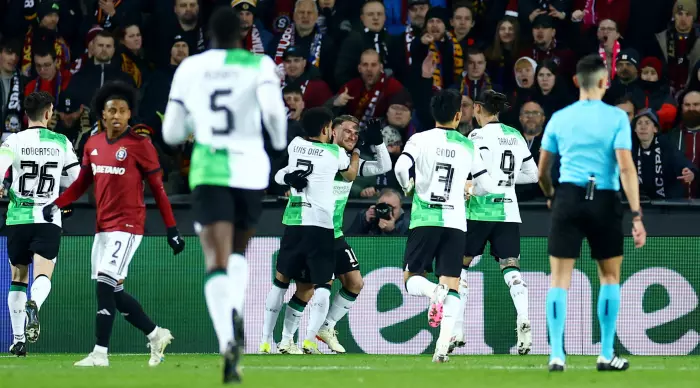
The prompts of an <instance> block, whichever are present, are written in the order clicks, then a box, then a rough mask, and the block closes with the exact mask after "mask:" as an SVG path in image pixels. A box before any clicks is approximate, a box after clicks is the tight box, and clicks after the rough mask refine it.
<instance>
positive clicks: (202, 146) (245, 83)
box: [163, 49, 287, 190]
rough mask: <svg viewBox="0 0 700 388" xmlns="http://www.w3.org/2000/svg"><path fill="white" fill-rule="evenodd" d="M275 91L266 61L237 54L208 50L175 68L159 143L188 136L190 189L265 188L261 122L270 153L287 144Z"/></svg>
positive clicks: (266, 172) (241, 52) (276, 85)
mask: <svg viewBox="0 0 700 388" xmlns="http://www.w3.org/2000/svg"><path fill="white" fill-rule="evenodd" d="M279 85H280V81H279V78H278V76H277V73H276V72H275V64H274V62H273V61H272V59H270V58H269V57H267V56H264V55H262V56H260V55H254V54H252V53H250V52H248V51H246V50H243V49H231V50H208V51H205V52H203V53H201V54H197V55H193V56H191V57H189V58H187V59H185V60H184V61H183V62H182V63H181V64H180V65H179V66H178V68H177V71H176V72H175V77H174V78H173V83H172V86H171V89H170V100H169V102H168V108H167V109H166V113H165V121H164V123H163V137H164V140H165V141H166V142H167V143H168V144H177V143H180V142H182V141H183V140H184V139H185V138H187V136H188V135H190V134H191V133H194V142H195V144H194V149H193V151H192V159H191V164H190V176H189V180H190V187H192V188H194V187H197V186H200V185H214V186H228V187H234V188H241V189H250V190H262V189H265V188H267V184H268V179H269V176H270V162H269V158H268V156H267V153H266V152H265V148H264V140H263V133H262V126H261V122H264V123H265V127H266V128H267V130H268V131H269V132H270V139H271V141H272V145H273V146H274V147H275V148H276V149H283V148H284V146H285V145H286V141H287V119H286V114H285V110H284V101H283V100H282V92H281V89H280V86H279ZM173 105H180V107H175V106H173ZM182 108H184V112H185V115H183V114H181V112H182ZM183 116H184V117H183ZM185 118H186V120H185ZM185 121H188V124H187V125H186V124H185Z"/></svg>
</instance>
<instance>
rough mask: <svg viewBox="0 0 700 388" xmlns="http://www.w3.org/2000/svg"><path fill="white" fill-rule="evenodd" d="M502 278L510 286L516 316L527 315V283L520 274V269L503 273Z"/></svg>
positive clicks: (525, 316)
mask: <svg viewBox="0 0 700 388" xmlns="http://www.w3.org/2000/svg"><path fill="white" fill-rule="evenodd" d="M503 279H504V280H505V282H506V284H507V285H508V287H509V288H510V297H511V298H513V304H514V305H515V311H517V312H518V317H524V318H527V317H528V311H527V310H528V293H527V284H525V281H524V280H523V278H522V276H521V275H520V271H518V270H513V271H509V272H506V273H504V274H503Z"/></svg>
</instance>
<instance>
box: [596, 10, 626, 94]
mask: <svg viewBox="0 0 700 388" xmlns="http://www.w3.org/2000/svg"><path fill="white" fill-rule="evenodd" d="M597 38H598V54H599V55H600V57H601V58H603V62H605V66H606V67H607V68H608V84H610V82H612V81H613V80H614V79H615V75H616V73H617V67H616V66H615V64H616V63H617V57H618V56H619V55H620V50H621V47H620V32H619V31H618V30H617V24H615V22H614V21H612V20H610V19H605V20H603V21H601V22H600V25H599V26H598V33H597Z"/></svg>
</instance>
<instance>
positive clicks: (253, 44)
mask: <svg viewBox="0 0 700 388" xmlns="http://www.w3.org/2000/svg"><path fill="white" fill-rule="evenodd" d="M245 49H246V50H248V51H250V52H251V53H253V54H261V55H262V54H265V45H264V44H263V41H262V37H261V36H260V30H258V26H256V25H255V23H253V26H252V27H251V28H250V32H248V35H246V37H245Z"/></svg>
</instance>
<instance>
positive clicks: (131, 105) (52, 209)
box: [43, 82, 185, 366]
mask: <svg viewBox="0 0 700 388" xmlns="http://www.w3.org/2000/svg"><path fill="white" fill-rule="evenodd" d="M135 102H136V90H135V89H134V88H132V87H131V86H128V85H126V84H124V83H121V82H108V83H105V84H104V85H103V86H102V88H100V90H99V91H98V92H97V95H96V96H95V101H94V107H93V109H94V111H96V112H98V111H101V112H102V125H103V126H104V128H105V130H104V131H102V132H99V133H97V134H96V135H93V136H91V137H90V138H89V139H88V141H87V143H85V148H84V150H83V159H82V169H81V170H80V175H79V176H78V179H77V180H76V181H75V182H74V183H73V184H72V185H71V186H70V187H69V188H68V190H66V191H65V192H64V193H63V194H62V195H61V196H60V197H58V199H56V201H55V202H53V203H51V204H49V205H47V206H46V207H44V209H43V213H44V219H46V220H47V221H51V220H52V219H53V216H54V214H55V213H56V210H57V209H58V208H63V207H65V206H68V205H69V204H70V203H72V202H74V201H75V200H77V199H78V198H80V197H81V196H82V195H83V193H85V191H86V190H87V189H88V188H89V187H90V184H92V183H93V182H94V184H95V201H96V207H97V233H96V234H95V240H94V242H93V244H92V279H94V280H97V284H96V288H97V318H96V322H95V325H96V330H95V333H96V337H97V341H96V344H95V348H94V350H93V351H92V353H90V354H89V355H88V356H87V357H86V358H85V359H83V360H81V361H78V362H76V363H75V366H108V365H109V360H108V358H107V349H108V347H109V338H110V336H111V333H112V325H113V324H114V315H115V312H116V310H119V312H121V313H122V315H123V316H124V317H125V318H126V320H127V321H128V322H129V323H131V324H132V325H133V326H135V327H136V328H138V329H139V330H141V331H142V332H143V333H144V334H145V335H146V336H147V337H148V340H149V344H148V345H149V346H150V348H151V357H150V360H149V361H148V364H149V365H151V366H156V365H158V364H160V362H161V360H162V358H163V352H164V351H165V347H166V346H168V344H170V341H172V339H173V336H172V335H171V334H170V331H169V330H168V329H163V328H160V327H158V326H156V325H155V324H154V323H153V322H152V321H151V319H150V318H149V317H148V316H147V315H146V313H144V311H143V308H142V307H141V305H140V304H139V302H138V301H136V299H134V297H132V296H131V295H129V294H128V293H127V292H126V291H124V285H123V283H124V279H126V276H127V272H128V270H129V263H130V262H131V259H132V258H133V257H134V253H135V252H136V249H138V246H139V244H140V243H141V239H142V237H143V232H144V223H145V220H146V206H145V204H144V201H143V189H144V187H143V180H144V179H147V180H148V184H149V186H150V188H151V192H152V193H153V196H154V197H155V200H156V204H157V205H158V209H159V210H160V214H161V216H162V217H163V222H164V223H165V226H166V227H167V232H168V239H167V241H168V245H170V247H171V248H172V249H173V252H174V253H175V254H178V253H180V252H182V250H183V249H185V241H184V240H183V239H182V237H181V236H180V233H179V232H178V230H177V228H176V227H175V217H174V216H173V211H172V209H171V208H170V201H169V200H168V197H167V196H166V194H165V189H164V188H163V181H162V172H161V168H160V164H159V163H158V156H157V155H156V150H155V148H154V147H153V144H151V141H150V140H149V139H148V138H145V137H143V136H140V135H137V134H136V133H134V132H132V131H131V129H130V128H129V119H130V118H131V111H132V110H133V109H135Z"/></svg>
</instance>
